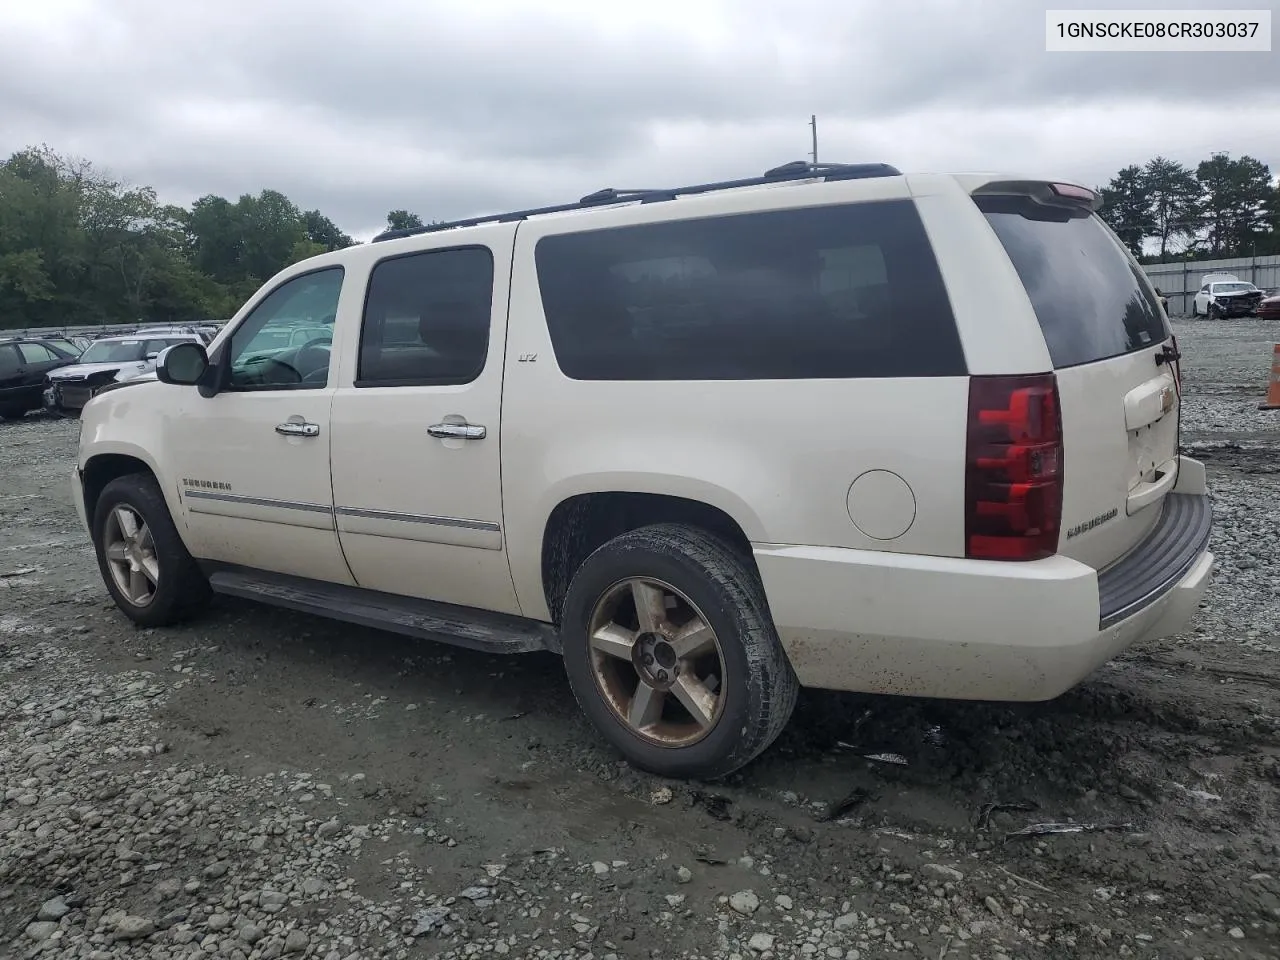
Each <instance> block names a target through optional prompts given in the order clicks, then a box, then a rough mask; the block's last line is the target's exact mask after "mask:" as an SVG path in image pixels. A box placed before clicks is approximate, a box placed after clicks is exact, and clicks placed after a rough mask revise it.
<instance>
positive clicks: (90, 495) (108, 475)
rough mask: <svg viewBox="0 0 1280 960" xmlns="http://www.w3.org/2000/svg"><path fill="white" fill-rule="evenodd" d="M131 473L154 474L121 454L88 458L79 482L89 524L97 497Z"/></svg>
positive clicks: (91, 521) (138, 462) (137, 461)
mask: <svg viewBox="0 0 1280 960" xmlns="http://www.w3.org/2000/svg"><path fill="white" fill-rule="evenodd" d="M131 473H145V474H147V475H148V476H150V477H154V476H155V474H154V473H152V472H151V468H150V467H148V466H147V465H146V464H145V463H144V462H143V461H141V460H139V459H138V458H137V457H130V456H126V455H125V454H122V453H103V454H99V455H98V456H96V457H92V458H90V460H89V462H88V463H86V464H85V466H84V475H83V479H82V481H81V483H82V486H83V488H84V512H85V517H86V518H87V519H88V520H89V523H90V524H92V523H93V510H94V507H95V506H97V503H98V497H100V496H102V491H103V489H104V488H105V487H106V485H107V484H108V483H110V482H111V481H112V480H115V479H117V478H118V477H124V476H128V475H129V474H131Z"/></svg>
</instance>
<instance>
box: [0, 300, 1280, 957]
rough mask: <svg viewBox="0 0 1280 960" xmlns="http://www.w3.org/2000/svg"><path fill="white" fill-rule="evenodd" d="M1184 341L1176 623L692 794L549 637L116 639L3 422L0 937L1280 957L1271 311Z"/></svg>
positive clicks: (22, 427)
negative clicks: (617, 740) (1190, 616)
mask: <svg viewBox="0 0 1280 960" xmlns="http://www.w3.org/2000/svg"><path fill="white" fill-rule="evenodd" d="M1178 334H1179V339H1180V343H1181V346H1182V348H1183V350H1184V353H1185V355H1186V359H1185V361H1184V362H1185V373H1186V381H1187V383H1186V392H1187V398H1186V412H1185V416H1184V442H1185V443H1186V445H1187V446H1188V447H1189V448H1190V449H1191V450H1192V451H1193V452H1194V453H1195V454H1196V455H1198V456H1202V457H1203V458H1204V459H1205V460H1206V461H1207V463H1208V466H1209V471H1210V477H1211V482H1212V486H1213V494H1214V498H1215V510H1216V514H1217V526H1216V528H1215V533H1214V543H1213V549H1214V550H1215V553H1216V554H1217V555H1218V557H1219V568H1218V571H1217V573H1216V575H1215V580H1214V583H1213V585H1212V586H1211V588H1210V593H1209V595H1208V598H1207V602H1206V604H1205V605H1204V607H1203V609H1202V610H1201V612H1200V615H1199V617H1198V619H1197V621H1196V623H1195V624H1194V625H1193V628H1192V629H1191V630H1190V631H1189V632H1188V633H1187V634H1186V635H1184V636H1181V637H1177V638H1172V639H1169V640H1165V641H1160V642H1158V643H1153V644H1149V645H1146V646H1143V647H1140V648H1135V649H1133V650H1130V651H1128V652H1127V653H1126V654H1124V655H1123V656H1121V657H1120V658H1118V659H1117V660H1115V661H1113V662H1112V663H1110V664H1108V665H1107V666H1105V667H1104V668H1102V669H1101V670H1099V671H1098V673H1097V674H1096V675H1095V676H1093V677H1092V678H1090V679H1089V680H1088V681H1087V682H1086V683H1084V684H1083V685H1081V686H1080V687H1078V688H1077V689H1075V690H1073V691H1072V692H1070V693H1069V694H1067V695H1065V696H1063V697H1061V698H1060V699H1058V700H1056V701H1054V702H1052V703H1047V704H1039V705H1017V706H1007V705H991V704H974V703H944V702H928V701H921V700H911V699H894V698H887V697H883V698H882V697H863V696H846V695H836V694H828V693H818V692H811V693H807V694H805V695H803V696H802V699H801V703H800V706H799V708H798V710H797V713H796V716H795V719H794V720H793V722H792V723H791V725H790V727H789V728H788V730H787V731H786V732H785V733H784V735H783V737H782V738H781V740H780V741H779V742H778V744H777V745H776V746H775V747H774V748H773V749H772V750H770V751H769V752H768V753H767V754H766V755H765V756H763V757H762V758H761V759H760V760H758V761H757V762H756V763H754V764H753V765H752V766H750V767H749V768H747V769H746V770H745V771H743V772H741V773H740V774H739V775H737V776H735V777H734V778H732V779H731V780H730V781H728V782H726V783H718V784H715V785H714V786H706V785H702V786H698V785H691V784H684V783H675V782H671V783H664V782H662V781H659V780H657V779H655V778H652V777H649V776H647V775H640V774H637V773H635V772H634V771H632V770H630V769H629V768H627V767H625V766H624V765H622V764H620V763H619V761H618V758H617V757H616V756H615V755H613V754H612V753H611V752H610V751H609V750H608V749H607V748H606V747H605V746H604V745H603V744H602V743H601V741H600V740H599V739H598V738H597V737H596V736H595V735H594V733H593V732H592V731H591V729H590V728H588V726H587V725H586V723H585V722H584V720H583V719H582V717H581V716H580V715H579V713H578V711H577V709H576V707H575V704H574V701H573V697H572V695H571V693H570V691H569V688H568V685H567V683H566V681H565V678H564V675H563V672H562V669H561V667H560V665H559V663H558V661H557V659H556V658H555V657H553V656H551V655H533V656H527V657H524V658H500V657H490V656H483V655H479V654H474V653H470V652H467V651H460V650H453V649H449V648H446V647H443V646H434V645H426V644H423V643H416V642H411V641H406V640H402V639H399V638H397V637H394V636H391V635H387V634H382V633H378V632H375V631H370V630H363V629H357V628H353V627H349V626H346V625H341V624H333V623H328V622H325V621H322V620H318V619H314V618H310V617H307V616H303V615H299V614H293V613H289V612H283V611H278V610H272V609H267V608H262V607H256V606H253V605H250V604H248V603H244V602H236V601H231V600H219V601H217V602H216V604H215V606H214V607H213V609H212V610H211V611H210V612H209V613H208V615H206V616H205V617H203V618H202V619H201V620H199V621H198V622H196V623H194V624H192V625H190V626H186V627H183V628H180V629H171V630H164V631H147V630H141V631H140V630H137V629H135V628H133V627H132V626H131V625H130V624H129V623H128V622H127V621H126V620H125V619H124V617H123V616H121V615H119V614H118V613H117V612H116V611H115V610H114V608H113V607H111V606H110V604H109V603H108V601H107V596H106V592H105V590H104V588H103V587H102V584H101V582H100V579H99V575H98V571H97V568H96V565H95V563H94V560H93V557H92V553H91V550H90V548H89V546H88V542H87V540H86V537H85V535H84V533H83V532H82V531H81V530H80V529H79V527H78V526H77V523H76V520H75V516H74V513H73V510H72V508H71V506H70V502H69V499H68V492H67V483H68V471H69V470H70V467H71V465H72V463H73V460H74V451H75V443H76V434H77V425H76V423H75V422H74V421H60V420H48V419H43V418H36V417H32V418H28V419H27V420H26V421H24V422H20V423H16V424H0V531H2V536H0V957H10V956H12V957H25V956H41V957H55V956H56V957H63V956H65V957H98V958H104V960H105V958H108V957H117V956H119V957H125V956H128V957H133V956H140V957H141V956H148V957H155V958H168V957H188V956H192V957H194V956H200V957H209V956H220V957H233V958H235V957H239V958H242V960H253V958H258V957H261V958H271V957H278V956H282V955H283V956H299V957H302V956H307V957H320V958H325V960H345V958H348V957H352V958H372V957H375V956H388V957H420V956H421V957H432V956H450V957H452V956H458V957H464V956H491V955H500V956H502V955H505V956H511V957H524V956H528V957H543V958H557V957H564V958H567V957H576V958H585V957H588V956H590V957H593V958H597V960H600V958H607V957H610V956H615V957H648V956H653V957H686V956H688V957H695V956H696V957H730V956H735V955H737V956H741V957H755V956H763V957H766V958H767V957H830V958H833V960H835V958H846V960H858V958H879V957H900V956H901V957H927V958H930V960H938V958H972V960H979V958H988V960H999V958H1002V957H1004V958H1010V960H1013V958H1041V957H1044V958H1049V957H1066V956H1071V957H1082V958H1093V957H1097V958H1104V957H1105V958H1113V957H1117V956H1120V957H1129V956H1134V957H1151V958H1194V957H1203V958H1217V957H1240V958H1252V957H1276V956H1280V639H1278V638H1277V627H1278V626H1280V558H1278V554H1280V549H1278V547H1280V413H1274V414H1262V413H1259V412H1258V411H1257V410H1256V407H1257V403H1258V400H1259V399H1260V397H1261V392H1262V390H1263V387H1264V384H1265V378H1266V373H1267V365H1268V362H1269V349H1270V347H1269V344H1270V341H1271V338H1273V337H1275V338H1277V339H1280V328H1276V327H1275V325H1272V327H1271V328H1267V327H1265V326H1264V325H1262V324H1259V323H1257V322H1248V321H1235V322H1219V323H1208V322H1205V321H1201V322H1199V323H1182V324H1179V325H1178ZM1027 629H1028V630H1034V629H1035V624H1033V623H1029V624H1027ZM869 754H890V755H897V756H898V758H899V759H901V760H905V763H900V762H885V761H884V760H872V759H867V756H866V755H869ZM1045 822H1071V823H1074V824H1077V825H1080V826H1081V827H1082V829H1081V831H1080V832H1076V833H1056V834H1050V835H1045V836H1029V837H1028V836H1019V835H1017V831H1019V830H1021V829H1023V828H1026V827H1027V826H1029V825H1032V824H1039V823H1045ZM1095 828H1096V829H1095Z"/></svg>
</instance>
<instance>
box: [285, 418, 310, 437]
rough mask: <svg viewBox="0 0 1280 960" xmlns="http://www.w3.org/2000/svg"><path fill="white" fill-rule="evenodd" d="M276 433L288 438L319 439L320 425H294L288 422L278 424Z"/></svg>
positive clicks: (290, 421)
mask: <svg viewBox="0 0 1280 960" xmlns="http://www.w3.org/2000/svg"><path fill="white" fill-rule="evenodd" d="M276 433H278V434H281V435H282V436H286V437H318V436H320V425H319V424H316V423H294V422H293V421H292V420H286V421H285V422H284V423H277V424H276Z"/></svg>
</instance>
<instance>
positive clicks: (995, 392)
mask: <svg viewBox="0 0 1280 960" xmlns="http://www.w3.org/2000/svg"><path fill="white" fill-rule="evenodd" d="M1061 522H1062V414H1061V410H1060V409H1059V404H1058V381H1057V377H1056V376H1054V374H1052V373H1046V374H1037V375H1034V376H1026V377H971V378H970V380H969V427H968V450H967V463H966V469H965V556H967V557H969V558H971V559H975V560H1040V559H1043V558H1044V557H1050V556H1053V555H1054V554H1055V553H1057V552H1058V530H1059V527H1060V525H1061Z"/></svg>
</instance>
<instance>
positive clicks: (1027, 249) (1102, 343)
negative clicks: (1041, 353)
mask: <svg viewBox="0 0 1280 960" xmlns="http://www.w3.org/2000/svg"><path fill="white" fill-rule="evenodd" d="M977 204H978V207H979V208H980V209H981V210H982V212H983V213H984V214H986V217H987V222H988V223H990V224H991V227H992V229H994V230H995V232H996V236H997V237H999V238H1000V242H1001V243H1002V244H1003V245H1004V249H1005V252H1006V253H1008V254H1009V259H1010V260H1012V261H1013V266H1014V269H1016V270H1017V271H1018V276H1019V277H1020V278H1021V279H1022V285H1023V286H1024V287H1025V288H1026V290H1027V296H1028V297H1029V298H1030V299H1031V304H1032V306H1033V307H1034V308H1035V312H1036V319H1038V320H1039V321H1040V329H1041V330H1042V331H1043V333H1044V339H1045V343H1046V344H1047V345H1048V347H1049V356H1050V358H1051V359H1052V360H1053V365H1054V366H1055V367H1059V368H1061V367H1073V366H1076V365H1078V364H1082V363H1093V362H1095V361H1098V360H1106V359H1108V358H1110V357H1117V356H1121V355H1123V354H1126V353H1132V352H1134V351H1135V350H1141V349H1143V348H1145V347H1150V346H1154V345H1155V344H1158V343H1163V342H1164V341H1165V339H1167V337H1168V331H1167V330H1166V328H1165V322H1164V318H1163V316H1162V315H1161V313H1160V306H1159V304H1158V303H1157V301H1156V299H1155V295H1154V294H1153V293H1152V292H1151V290H1150V288H1149V286H1148V284H1147V282H1146V278H1145V277H1144V276H1143V274H1142V271H1141V270H1139V269H1138V268H1137V267H1136V266H1134V265H1133V264H1132V263H1131V262H1130V261H1129V257H1128V256H1127V255H1126V253H1125V251H1124V248H1123V247H1122V246H1121V244H1120V242H1119V241H1118V240H1117V239H1116V238H1115V237H1114V236H1113V235H1112V234H1111V232H1110V231H1109V230H1108V229H1107V228H1106V226H1105V225H1104V224H1103V222H1102V221H1101V220H1100V219H1099V218H1098V216H1097V214H1093V213H1089V212H1087V211H1076V210H1067V209H1062V208H1057V207H1050V206H1047V205H1045V204H1040V203H1036V202H1034V201H1032V200H1030V199H1024V198H1020V197H983V198H981V199H979V200H978V201H977Z"/></svg>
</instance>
